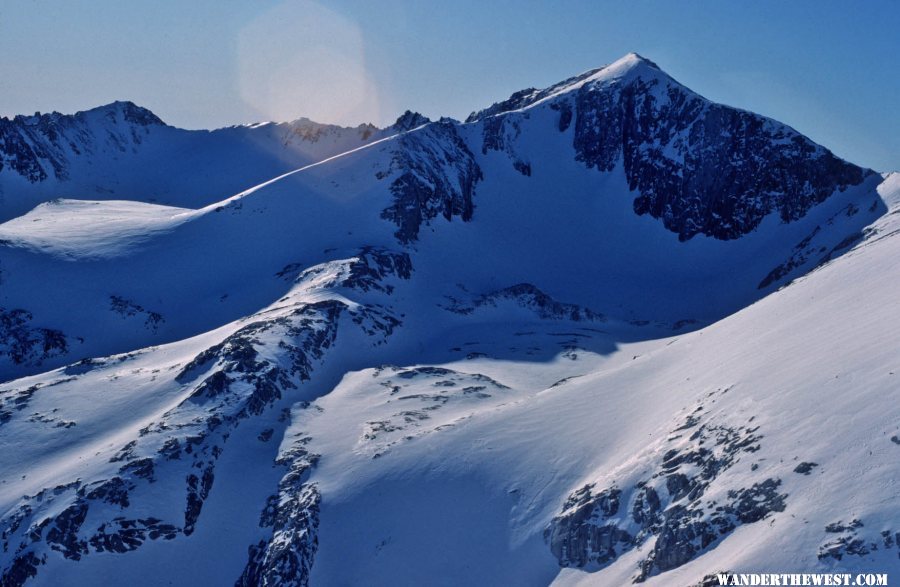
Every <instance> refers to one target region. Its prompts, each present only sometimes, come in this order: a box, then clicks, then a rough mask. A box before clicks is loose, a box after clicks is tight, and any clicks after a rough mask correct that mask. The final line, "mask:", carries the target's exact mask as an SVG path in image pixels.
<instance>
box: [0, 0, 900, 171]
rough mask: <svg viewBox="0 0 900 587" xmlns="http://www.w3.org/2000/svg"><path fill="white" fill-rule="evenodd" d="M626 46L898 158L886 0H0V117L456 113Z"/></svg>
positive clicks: (202, 119) (867, 158) (207, 124)
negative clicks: (133, 110)
mask: <svg viewBox="0 0 900 587" xmlns="http://www.w3.org/2000/svg"><path fill="white" fill-rule="evenodd" d="M630 51H636V52H638V53H640V54H641V55H643V56H645V57H647V58H649V59H652V60H653V61H655V62H656V63H657V64H659V66H660V67H661V68H662V69H664V70H665V71H666V72H668V73H669V74H670V75H672V76H673V77H674V78H675V79H677V80H679V81H680V82H682V83H683V84H685V85H686V86H688V87H690V88H692V89H693V90H695V91H697V92H699V93H701V94H703V95H704V96H706V97H708V98H710V99H713V100H716V101H718V102H723V103H726V104H730V105H733V106H737V107H741V108H745V109H748V110H752V111H755V112H758V113H760V114H764V115H766V116H770V117H772V118H775V119H777V120H780V121H782V122H785V123H787V124H789V125H791V126H793V127H794V128H796V129H797V130H799V131H800V132H802V133H804V134H806V135H808V136H810V137H811V138H812V139H813V140H815V141H817V142H819V143H822V144H823V145H825V146H826V147H828V148H829V149H831V150H832V151H834V152H835V153H836V154H837V155H839V156H841V157H844V158H846V159H848V160H850V161H853V162H854V163H858V164H860V165H865V166H868V167H872V168H874V169H876V170H879V171H890V170H900V108H898V107H897V105H898V103H900V2H895V1H893V0H871V1H867V2H863V3H854V4H851V3H850V2H837V1H832V0H818V1H812V0H796V1H793V2H777V1H773V0H757V1H755V2H738V1H726V0H720V1H712V0H706V1H699V0H684V1H679V2H674V1H669V2H664V1H647V0H643V1H642V0H635V1H618V2H612V1H596V0H595V1H590V2H589V1H575V0H558V1H555V2H549V1H548V2H512V1H507V0H494V1H488V2H484V1H481V2H479V1H475V0H456V1H454V2H437V1H414V0H406V1H401V0H382V1H380V2H362V1H360V0H329V1H327V2H326V1H324V0H323V1H322V2H316V1H313V0H194V1H192V2H183V1H178V0H157V1H155V2H152V3H151V2H145V3H136V2H121V1H115V2H114V1H111V0H91V1H87V0H84V1H80V0H0V55H2V59H0V116H12V115H15V114H31V113H33V112H35V111H42V112H48V111H54V110H56V111H60V112H64V113H71V112H75V111H78V110H85V109H88V108H91V107H94V106H98V105H101V104H105V103H109V102H112V101H114V100H131V101H133V102H135V103H137V104H140V105H141V106H145V107H147V108H149V109H151V110H152V111H154V112H155V113H156V114H157V115H159V116H160V117H161V118H162V119H163V120H165V121H166V122H168V123H169V124H173V125H175V126H180V127H184V128H217V127H221V126H228V125H232V124H244V123H251V122H259V121H265V120H276V121H282V120H292V119H296V118H299V117H301V116H306V117H308V118H311V119H313V120H317V121H319V122H330V123H337V124H343V125H357V124H360V123H362V122H373V123H375V124H378V125H386V124H390V123H391V122H393V120H394V119H396V117H397V116H398V115H399V114H400V113H401V112H403V111H404V110H405V109H407V108H409V109H412V110H417V111H419V112H422V113H423V114H425V115H427V116H429V117H431V118H439V117H440V116H451V117H454V118H459V119H461V118H464V117H465V116H466V115H467V114H469V112H471V111H473V110H477V109H480V108H483V107H486V106H488V105H490V104H491V103H493V102H496V101H498V100H501V99H504V98H506V97H507V96H509V94H511V93H512V92H514V91H516V90H519V89H522V88H525V87H531V86H535V87H543V86H547V85H550V84H552V83H554V82H557V81H560V80H562V79H564V78H566V77H569V76H571V75H574V74H577V73H579V72H581V71H584V70H587V69H591V68H593V67H599V66H601V65H603V64H605V63H609V62H611V61H614V60H615V59H617V58H619V57H621V56H622V55H624V54H626V53H628V52H630Z"/></svg>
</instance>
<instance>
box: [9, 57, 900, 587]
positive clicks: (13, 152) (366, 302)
mask: <svg viewBox="0 0 900 587" xmlns="http://www.w3.org/2000/svg"><path fill="white" fill-rule="evenodd" d="M299 129H305V130H299ZM0 139H2V140H0V153H2V159H0V161H2V163H3V165H4V167H3V168H0V185H2V186H3V190H4V191H3V194H4V198H5V200H4V204H3V206H4V208H3V210H4V213H5V214H7V217H8V218H10V219H9V220H8V221H7V222H5V223H3V224H2V225H0V239H2V240H0V243H2V247H0V374H2V380H4V381H5V383H2V384H0V443H2V446H3V447H4V448H5V449H6V450H4V451H2V456H0V470H2V471H3V474H2V475H0V572H2V583H0V584H2V585H4V586H6V585H22V584H28V585H32V584H34V585H45V584H46V585H55V584H72V585H81V584H94V583H99V582H116V583H119V582H127V583H129V584H134V585H159V584H174V585H191V584H197V583H200V584H216V585H218V584H234V585H306V584H312V585H319V584H322V585H332V584H338V585H343V584H369V585H394V584H409V585H413V584H447V585H460V584H483V585H509V584H526V585H531V584H533V585H543V584H550V583H554V584H559V585H571V584H580V583H587V584H599V585H620V584H626V583H631V582H646V583H648V584H653V585H673V584H675V585H689V584H694V583H698V582H700V581H702V580H703V578H704V577H705V576H707V575H709V574H711V573H714V572H716V571H721V570H735V571H759V572H762V571H777V572H830V571H834V570H836V569H841V570H844V569H847V570H865V571H872V572H875V571H877V572H888V573H896V572H898V571H900V557H898V554H900V515H898V512H900V507H898V506H900V503H898V501H900V495H898V491H897V486H896V479H895V478H896V475H897V465H896V463H897V462H898V461H897V455H898V454H900V453H897V452H896V451H900V424H898V422H900V419H898V415H900V410H898V408H897V407H896V406H897V405H898V403H897V401H896V399H897V398H896V389H897V383H896V377H898V375H895V373H897V368H898V367H900V365H897V363H896V361H897V357H898V356H900V355H898V350H900V344H898V343H900V334H898V333H900V328H898V326H900V324H898V323H897V321H898V319H897V317H896V303H895V301H894V291H895V289H896V286H897V285H898V278H897V272H896V270H895V267H894V262H893V260H894V259H895V258H896V256H897V254H898V253H900V249H898V247H900V240H898V239H897V238H892V237H894V236H895V235H896V234H898V232H900V224H898V223H900V215H898V212H900V175H898V174H879V173H876V172H874V171H871V170H867V169H862V168H860V167H858V166H855V165H852V164H850V163H848V162H845V161H842V160H841V159H839V158H837V157H835V156H834V155H833V154H831V153H830V152H829V151H828V150H827V149H825V148H824V147H821V146H819V145H816V144H815V143H813V142H812V141H810V140H809V139H807V138H806V137H803V136H802V135H800V134H798V133H797V132H796V131H794V130H793V129H791V128H789V127H787V126H785V125H783V124H781V123H778V122H776V121H773V120H770V119H767V118H764V117H762V116H758V115H756V114H753V113H750V112H746V111H742V110H737V109H735V108H731V107H728V106H723V105H719V104H714V103H712V102H710V101H708V100H706V99H704V98H703V97H701V96H699V95H697V94H695V93H694V92H692V91H691V90H689V89H687V88H685V87H684V86H682V85H680V84H679V83H678V82H676V81H675V80H673V79H672V78H671V77H669V76H668V75H666V74H665V73H664V72H662V71H661V70H660V69H659V68H658V67H657V66H656V65H654V64H653V63H652V62H650V61H648V60H646V59H644V58H641V57H639V56H637V55H635V54H630V55H628V56H626V57H624V58H622V59H620V60H619V61H617V62H615V63H613V64H611V65H609V66H606V67H604V68H600V69H597V70H593V71H590V72H586V73H585V74H582V75H580V76H576V77H574V78H571V79H568V80H566V81H564V82H562V83H560V84H557V85H555V86H552V87H550V88H547V89H543V90H535V89H531V90H525V91H522V92H517V93H516V94H514V95H513V96H512V97H511V98H509V99H508V100H506V101H503V102H499V103H497V104H494V105H493V106H491V107H490V108H487V109H485V110H483V111H481V112H477V113H473V114H472V115H471V116H470V117H469V118H468V119H467V121H466V122H464V123H461V122H457V121H453V120H450V119H442V120H440V121H438V122H430V121H428V120H427V119H424V118H422V117H420V116H418V115H415V114H413V113H407V114H405V115H404V116H403V117H401V118H400V119H399V120H398V122H397V124H395V125H394V126H392V127H390V128H388V129H384V130H378V129H374V128H373V127H360V128H358V129H341V128H337V127H326V126H322V125H316V124H315V123H310V122H308V121H303V122H295V123H290V124H287V125H275V124H269V125H262V126H258V127H238V128H232V129H222V130H219V131H213V132H209V133H207V132H205V131H183V130H179V129H174V128H171V127H168V126H165V125H163V124H162V123H161V122H160V121H159V120H158V119H157V118H156V117H155V116H154V115H152V114H151V113H150V112H148V111H146V110H143V109H140V108H138V107H136V106H134V105H132V104H128V103H117V104H115V105H112V106H109V107H103V108H101V109H98V110H93V111H89V112H86V113H80V114H78V115H75V116H73V117H63V116H59V115H49V116H43V117H35V118H23V117H17V118H16V119H14V120H12V121H3V122H2V123H0ZM290 166H293V167H294V168H296V169H294V170H292V171H288V169H289V168H290ZM241 183H243V185H237V184H241ZM251 185H255V187H251V188H249V189H246V188H247V187H248V186H251ZM241 189H243V190H244V191H240V190H241ZM224 190H231V193H237V195H233V196H230V197H225V196H224V194H223V191H224ZM223 198H224V199H223ZM39 202H42V203H40V204H39V205H36V206H35V207H33V209H30V211H27V213H23V212H25V210H24V209H26V208H31V207H32V205H33V204H37V203H39Z"/></svg>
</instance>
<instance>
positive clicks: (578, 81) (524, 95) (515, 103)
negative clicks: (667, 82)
mask: <svg viewBox="0 0 900 587" xmlns="http://www.w3.org/2000/svg"><path fill="white" fill-rule="evenodd" d="M644 75H647V76H654V77H656V76H664V77H667V78H668V76H667V75H666V74H665V72H663V70H661V69H660V68H659V66H658V65H656V63H654V62H653V61H650V60H649V59H647V58H646V57H642V56H641V55H639V54H637V53H634V52H632V53H627V54H626V55H624V56H623V57H620V58H619V59H617V60H616V61H613V62H612V63H609V64H607V65H604V66H603V67H598V68H596V69H589V70H588V71H585V72H583V73H580V74H578V75H576V76H572V77H570V78H568V79H565V80H563V81H561V82H559V83H556V84H553V85H552V86H549V87H547V88H544V89H538V88H527V89H524V90H520V91H518V92H515V93H514V94H512V95H511V96H510V97H509V98H507V99H506V100H503V101H502V102H496V103H494V104H493V105H491V106H489V107H488V108H485V109H484V110H479V111H476V112H473V113H472V114H470V115H469V117H468V118H466V122H474V121H476V120H480V119H482V118H487V117H489V116H494V115H496V114H500V113H502V112H508V111H510V110H519V109H521V108H525V107H528V106H531V105H533V104H536V103H537V102H540V101H542V100H544V99H546V98H550V97H552V96H556V95H559V94H563V93H566V92H570V91H574V90H577V89H579V88H580V87H581V86H583V85H584V84H586V83H589V82H603V81H605V80H613V79H621V78H624V77H628V76H631V77H639V76H644Z"/></svg>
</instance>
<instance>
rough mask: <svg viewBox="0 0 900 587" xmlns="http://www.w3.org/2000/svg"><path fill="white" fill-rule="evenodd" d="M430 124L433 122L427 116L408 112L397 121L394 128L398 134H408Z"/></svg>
mask: <svg viewBox="0 0 900 587" xmlns="http://www.w3.org/2000/svg"><path fill="white" fill-rule="evenodd" d="M429 122H431V120H430V119H429V118H428V117H427V116H422V115H421V114H419V113H418V112H412V111H411V110H407V111H406V112H404V113H403V114H401V115H400V117H399V118H397V121H396V122H394V124H393V128H394V129H395V130H396V131H397V132H406V131H408V130H412V129H414V128H416V127H419V126H422V125H423V124H428V123H429Z"/></svg>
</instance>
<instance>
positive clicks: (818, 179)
mask: <svg viewBox="0 0 900 587" xmlns="http://www.w3.org/2000/svg"><path fill="white" fill-rule="evenodd" d="M574 109H575V111H576V115H575V137H574V146H575V150H576V153H577V158H578V160H579V161H582V162H583V163H584V164H585V165H587V166H588V167H594V168H596V169H598V170H600V171H611V170H612V169H613V168H615V167H616V165H618V164H619V163H621V164H622V166H623V168H624V171H625V175H626V178H627V179H628V183H629V187H630V188H631V189H632V190H636V191H637V192H638V193H639V194H640V195H639V196H638V197H637V198H636V199H635V201H634V210H635V212H636V213H637V214H650V215H651V216H653V217H654V218H659V219H661V220H662V221H663V224H664V225H665V226H666V228H668V229H669V230H671V231H673V232H677V233H678V236H679V238H680V239H681V240H687V239H689V238H691V237H692V236H694V235H696V234H705V235H707V236H712V237H715V238H718V239H726V240H727V239H734V238H738V237H740V236H742V235H744V234H747V233H748V232H750V231H752V230H754V229H755V228H756V227H757V226H758V225H759V223H760V222H761V221H762V219H763V218H764V217H765V216H767V215H768V214H770V213H773V212H775V213H777V214H778V215H779V217H780V218H781V220H782V221H784V222H790V221H792V220H797V219H799V218H801V217H802V216H803V215H805V214H806V212H807V211H808V210H809V209H810V208H811V207H813V206H815V205H816V204H819V203H821V202H822V201H824V200H825V198H827V197H828V196H830V195H831V194H832V193H833V192H834V191H835V190H843V189H845V188H846V187H847V186H851V185H856V184H859V183H861V182H862V181H863V179H864V178H865V176H866V175H867V174H868V173H870V172H869V171H867V170H863V169H861V168H859V167H856V166H855V165H851V164H849V163H846V162H845V161H842V160H841V159H838V158H837V157H835V156H834V155H833V154H832V153H831V152H830V151H828V150H826V149H824V148H822V147H819V146H818V145H816V144H814V143H813V142H812V141H810V140H809V139H807V138H806V137H803V136H802V135H800V134H798V133H797V132H795V131H794V130H793V129H790V128H789V127H787V126H784V125H781V124H779V123H776V122H774V121H772V120H769V119H766V118H764V117H762V116H758V115H756V114H752V113H749V112H745V111H742V110H737V109H735V108H729V107H727V106H722V105H719V104H713V103H710V102H708V101H706V100H704V99H703V98H701V97H700V96H697V95H696V94H693V93H692V92H690V91H689V90H687V89H685V88H683V87H681V86H679V85H678V84H677V83H674V82H663V81H661V80H660V79H646V80H645V79H643V78H640V77H639V78H636V79H633V80H631V81H629V82H627V83H622V84H592V83H588V84H585V85H584V86H582V87H581V88H580V89H579V90H578V93H577V95H576V97H575V104H574Z"/></svg>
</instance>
